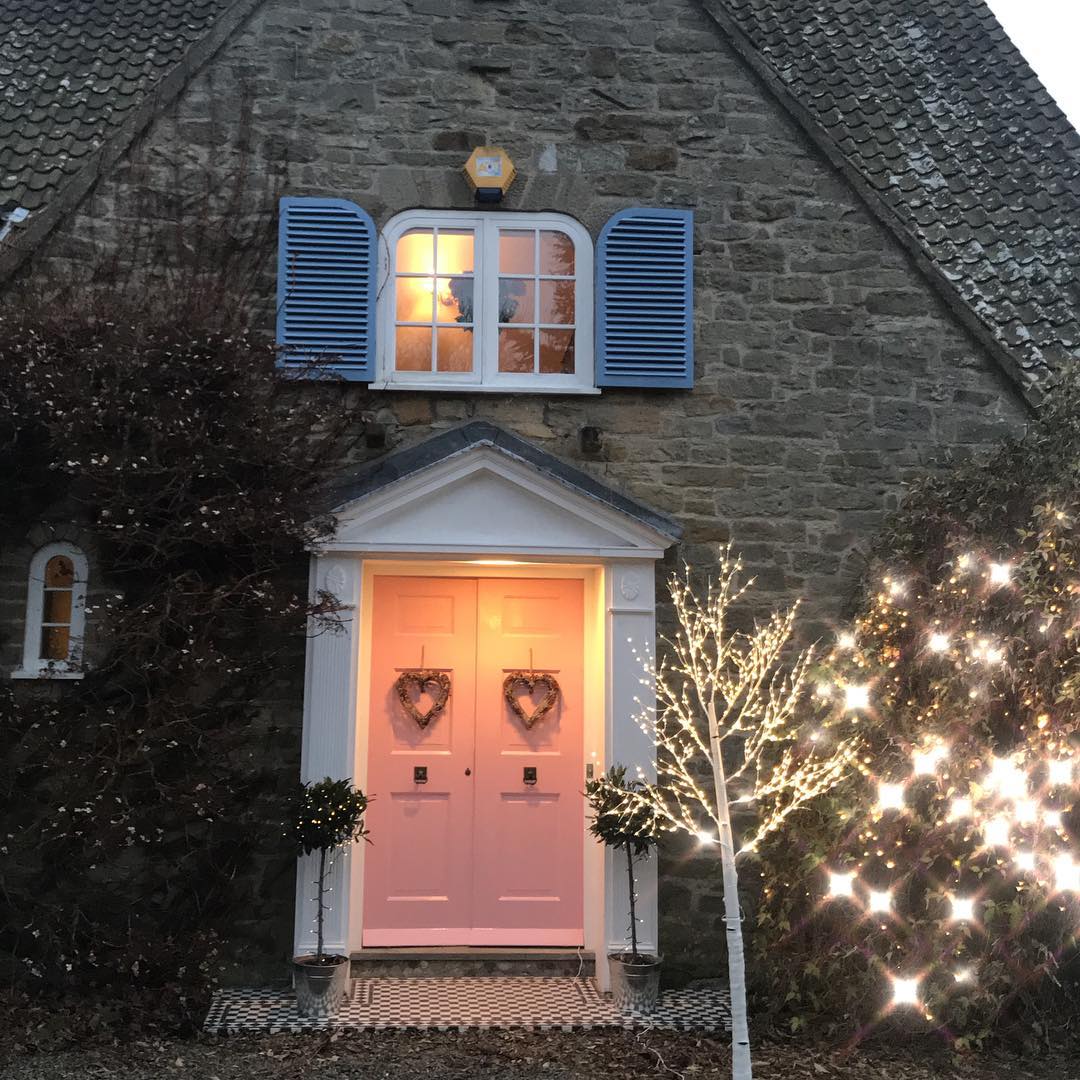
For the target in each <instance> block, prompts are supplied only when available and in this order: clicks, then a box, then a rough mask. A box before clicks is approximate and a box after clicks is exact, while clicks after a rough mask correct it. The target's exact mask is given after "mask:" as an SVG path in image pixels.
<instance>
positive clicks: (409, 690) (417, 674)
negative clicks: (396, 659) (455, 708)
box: [394, 668, 450, 728]
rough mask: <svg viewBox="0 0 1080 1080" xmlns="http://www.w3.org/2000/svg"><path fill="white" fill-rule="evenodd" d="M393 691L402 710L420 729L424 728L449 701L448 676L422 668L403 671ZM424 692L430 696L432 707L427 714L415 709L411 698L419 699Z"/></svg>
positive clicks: (441, 672)
mask: <svg viewBox="0 0 1080 1080" xmlns="http://www.w3.org/2000/svg"><path fill="white" fill-rule="evenodd" d="M429 688H434V689H433V690H432V689H429ZM394 689H395V690H396V691H397V696H398V701H400V702H401V706H402V708H403V709H404V710H405V711H406V712H407V713H408V714H409V716H411V717H412V718H413V719H414V720H415V721H416V722H417V724H419V725H420V727H421V728H426V727H427V726H428V724H430V723H431V721H432V720H434V719H435V718H436V717H437V716H438V715H439V714H440V713H441V712H442V711H443V709H445V708H446V703H447V702H448V701H449V700H450V676H449V675H447V673H446V672H445V671H431V670H428V669H424V668H420V669H417V670H415V671H403V672H402V673H401V674H400V675H399V676H398V677H397V681H396V682H395V683H394ZM425 692H427V693H429V694H431V701H432V705H431V708H430V709H428V711H427V712H421V711H420V710H419V709H418V708H417V707H416V703H415V702H414V701H413V696H414V695H415V696H416V697H419V696H420V695H421V694H423V693H425Z"/></svg>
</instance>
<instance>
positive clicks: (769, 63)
mask: <svg viewBox="0 0 1080 1080" xmlns="http://www.w3.org/2000/svg"><path fill="white" fill-rule="evenodd" d="M702 4H703V6H704V7H705V8H706V10H707V11H708V12H709V14H710V15H711V16H712V18H713V19H714V20H715V21H716V22H717V23H718V24H719V26H720V27H721V28H722V29H723V30H724V31H725V32H726V34H727V35H728V36H730V38H731V40H732V41H733V43H734V44H735V46H736V48H737V49H738V50H739V52H741V53H742V54H743V56H744V57H745V58H746V59H747V61H748V62H749V63H750V64H751V66H752V67H753V68H754V69H755V70H756V71H757V72H758V74H759V75H761V76H762V78H763V79H764V80H765V82H766V83H767V84H768V86H769V87H770V88H771V89H772V90H773V91H774V92H775V93H776V94H777V96H778V97H780V98H781V100H782V101H783V102H784V104H786V105H787V106H788V108H789V110H790V111H791V112H792V113H793V114H794V115H795V117H796V118H797V119H798V120H799V121H800V122H801V123H802V124H803V126H804V127H805V128H806V130H807V132H808V134H809V135H810V136H811V137H812V138H813V139H814V141H815V142H817V143H818V145H819V146H820V147H821V148H822V149H823V150H824V151H825V152H826V154H828V156H829V157H830V158H831V159H832V161H833V162H834V164H836V165H837V166H838V167H839V168H840V169H841V171H842V172H843V173H844V174H845V175H846V176H847V177H848V178H849V180H851V181H852V182H853V183H854V184H855V186H856V188H857V190H859V191H860V193H861V194H863V195H864V196H865V198H866V199H867V201H868V202H869V203H870V205H871V208H872V209H873V210H874V211H875V212H877V214H878V215H879V216H880V217H881V219H882V220H883V221H884V222H885V223H886V224H888V225H889V226H890V227H891V228H892V229H893V231H894V232H895V233H896V234H897V236H898V237H899V238H900V240H901V242H902V243H904V245H905V246H906V247H907V248H908V250H909V251H910V252H911V253H912V254H913V255H914V256H915V258H916V260H917V262H918V263H919V264H920V266H921V267H922V269H923V270H924V271H925V272H927V273H928V275H929V276H930V277H931V279H932V280H933V281H934V282H935V284H937V285H938V287H939V288H940V289H941V290H942V292H943V293H944V294H945V296H946V298H947V299H948V300H950V301H951V302H952V306H953V308H954V310H955V311H956V312H957V314H958V315H959V316H960V317H961V318H962V319H963V320H964V321H965V322H966V323H967V324H968V325H969V327H970V328H971V329H972V330H974V331H975V332H976V334H977V335H978V336H979V337H980V338H981V339H982V340H983V341H984V342H985V343H986V344H988V345H989V346H990V347H991V348H992V350H993V351H994V352H996V353H997V355H998V356H999V358H1001V359H1002V360H1003V361H1004V362H1005V364H1006V365H1007V368H1008V369H1009V370H1010V373H1011V374H1012V375H1013V376H1014V377H1015V378H1016V379H1017V380H1018V381H1019V382H1020V383H1021V385H1023V386H1028V387H1030V386H1031V384H1032V383H1033V382H1035V381H1036V380H1037V379H1038V378H1039V377H1040V376H1042V375H1044V374H1046V373H1047V371H1048V370H1052V369H1053V368H1054V367H1055V366H1057V365H1059V364H1060V362H1061V361H1062V360H1064V359H1066V358H1068V357H1073V356H1076V355H1077V354H1078V353H1080V237H1078V232H1077V230H1078V228H1080V136H1078V135H1077V133H1076V131H1075V130H1074V129H1073V128H1072V126H1071V125H1070V123H1069V121H1068V120H1067V119H1066V118H1065V116H1064V114H1063V113H1062V112H1061V110H1060V109H1059V108H1058V106H1057V105H1056V104H1055V102H1054V100H1053V99H1052V98H1051V96H1050V95H1049V93H1048V92H1047V91H1046V89H1045V88H1044V87H1043V86H1042V84H1041V83H1040V82H1039V80H1038V78H1037V77H1036V75H1035V73H1034V72H1033V71H1032V69H1031V68H1030V67H1029V65H1028V64H1027V62H1026V61H1025V60H1024V58H1023V56H1022V55H1021V54H1020V52H1019V50H1018V49H1017V48H1016V46H1015V45H1013V43H1012V41H1011V40H1010V39H1009V37H1008V35H1007V34H1006V33H1005V31H1004V30H1003V29H1002V27H1001V25H1000V24H999V23H998V21H997V19H996V18H995V17H994V15H993V13H992V12H991V11H990V9H989V8H988V7H987V6H986V4H985V3H983V2H982V0H702Z"/></svg>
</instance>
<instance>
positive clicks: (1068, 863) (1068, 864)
mask: <svg viewBox="0 0 1080 1080" xmlns="http://www.w3.org/2000/svg"><path fill="white" fill-rule="evenodd" d="M1054 887H1055V888H1056V889H1057V891H1058V892H1080V864H1078V863H1077V862H1076V861H1075V860H1074V859H1073V857H1072V856H1071V855H1059V856H1058V857H1057V858H1056V859H1054Z"/></svg>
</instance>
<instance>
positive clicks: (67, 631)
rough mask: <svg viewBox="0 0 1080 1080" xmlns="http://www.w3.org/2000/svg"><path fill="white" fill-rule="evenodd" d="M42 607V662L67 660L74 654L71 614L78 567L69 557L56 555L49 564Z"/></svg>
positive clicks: (47, 564) (46, 567) (46, 566)
mask: <svg viewBox="0 0 1080 1080" xmlns="http://www.w3.org/2000/svg"><path fill="white" fill-rule="evenodd" d="M43 588H44V597H43V599H42V605H41V651H40V653H39V656H40V657H41V659H42V660H66V659H67V658H68V654H69V653H70V651H71V613H72V601H73V598H74V589H75V564H74V563H73V562H72V561H71V559H70V558H68V556H67V555H54V556H53V557H52V558H51V559H50V560H49V561H48V562H47V563H46V564H45V583H44V586H43Z"/></svg>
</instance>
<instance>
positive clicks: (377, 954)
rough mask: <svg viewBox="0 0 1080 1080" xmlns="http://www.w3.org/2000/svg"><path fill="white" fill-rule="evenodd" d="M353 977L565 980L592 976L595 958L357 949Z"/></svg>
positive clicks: (519, 951) (569, 953) (482, 950)
mask: <svg viewBox="0 0 1080 1080" xmlns="http://www.w3.org/2000/svg"><path fill="white" fill-rule="evenodd" d="M350 961H351V974H352V975H353V977H354V978H361V977H364V976H370V977H372V978H377V977H384V976H394V977H399V978H410V977H423V976H446V977H457V978H466V977H470V976H471V977H481V976H485V975H506V976H514V975H521V976H530V975H531V976H559V975H561V976H566V977H574V978H581V977H591V976H593V975H595V974H596V956H595V954H594V953H592V952H590V951H587V950H585V949H572V948H555V947H545V946H525V947H514V948H508V947H505V946H401V947H393V948H390V947H377V948H368V949H361V950H360V951H358V952H354V953H353V954H352V955H351V957H350Z"/></svg>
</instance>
